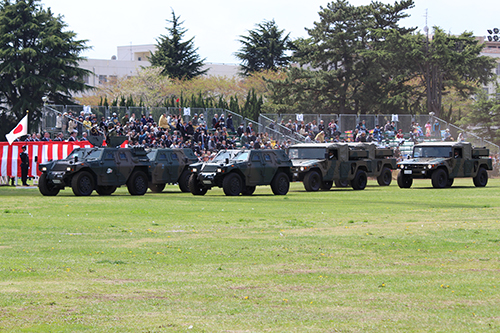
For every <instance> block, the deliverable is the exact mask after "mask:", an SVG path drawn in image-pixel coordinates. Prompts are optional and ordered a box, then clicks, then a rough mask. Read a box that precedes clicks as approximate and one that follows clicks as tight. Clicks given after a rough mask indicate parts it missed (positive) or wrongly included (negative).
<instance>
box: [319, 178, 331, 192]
mask: <svg viewBox="0 0 500 333" xmlns="http://www.w3.org/2000/svg"><path fill="white" fill-rule="evenodd" d="M332 186H333V181H331V180H330V181H325V182H322V183H321V190H323V191H329V190H330V189H331V188H332Z"/></svg>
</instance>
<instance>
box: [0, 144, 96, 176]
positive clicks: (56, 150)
mask: <svg viewBox="0 0 500 333" xmlns="http://www.w3.org/2000/svg"><path fill="white" fill-rule="evenodd" d="M24 145H26V147H27V149H26V152H27V153H28V156H29V158H30V168H29V172H28V177H36V176H40V175H41V172H40V171H38V164H40V163H44V162H47V161H52V160H60V159H63V158H65V157H67V156H68V155H69V153H71V151H73V149H74V148H78V147H81V148H91V147H93V146H92V145H91V144H90V143H89V142H88V141H78V142H42V141H40V142H14V143H13V144H12V145H9V144H8V143H7V142H0V176H1V177H4V176H8V177H21V158H20V157H19V154H20V153H21V147H22V146H24ZM35 156H38V161H37V162H35Z"/></svg>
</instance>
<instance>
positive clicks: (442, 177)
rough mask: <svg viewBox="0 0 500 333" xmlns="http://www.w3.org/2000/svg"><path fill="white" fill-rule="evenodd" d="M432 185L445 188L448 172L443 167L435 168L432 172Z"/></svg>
mask: <svg viewBox="0 0 500 333" xmlns="http://www.w3.org/2000/svg"><path fill="white" fill-rule="evenodd" d="M431 180H432V187H434V188H445V187H446V184H448V173H446V171H444V170H443V169H437V170H435V171H434V172H433V173H432V179H431Z"/></svg>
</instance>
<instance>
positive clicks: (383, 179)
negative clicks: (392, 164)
mask: <svg viewBox="0 0 500 333" xmlns="http://www.w3.org/2000/svg"><path fill="white" fill-rule="evenodd" d="M377 182H378V184H379V185H380V186H389V185H391V182H392V171H391V169H389V168H387V167H384V168H382V172H381V173H380V175H379V176H378V177H377Z"/></svg>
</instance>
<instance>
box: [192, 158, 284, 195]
mask: <svg viewBox="0 0 500 333" xmlns="http://www.w3.org/2000/svg"><path fill="white" fill-rule="evenodd" d="M291 167H292V162H291V161H290V159H289V158H288V156H287V155H286V153H285V152H284V151H283V150H279V149H256V150H222V151H220V152H219V153H218V154H217V155H216V156H215V158H214V159H213V160H212V161H210V162H208V163H197V164H192V165H191V166H190V168H191V176H190V178H189V189H190V191H191V193H193V194H194V195H204V194H205V193H207V191H208V190H209V189H211V188H212V187H215V186H217V187H222V189H223V190H224V193H225V194H226V195H228V196H235V195H239V194H240V193H241V194H243V195H252V194H253V192H254V191H255V187H256V186H260V185H271V189H272V191H273V193H274V194H275V195H285V194H287V193H288V189H289V187H290V178H291Z"/></svg>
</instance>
